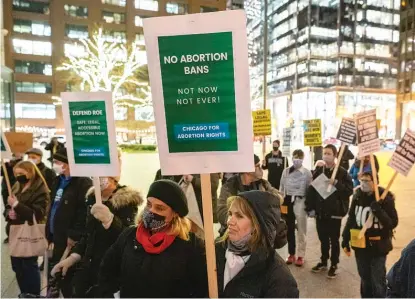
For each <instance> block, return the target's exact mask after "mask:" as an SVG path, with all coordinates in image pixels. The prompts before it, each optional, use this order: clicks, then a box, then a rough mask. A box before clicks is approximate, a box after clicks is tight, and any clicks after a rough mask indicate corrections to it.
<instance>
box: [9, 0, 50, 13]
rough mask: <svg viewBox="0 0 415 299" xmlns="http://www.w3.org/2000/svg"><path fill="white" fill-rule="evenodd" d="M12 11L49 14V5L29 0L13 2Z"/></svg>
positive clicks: (14, 0)
mask: <svg viewBox="0 0 415 299" xmlns="http://www.w3.org/2000/svg"><path fill="white" fill-rule="evenodd" d="M13 10H17V11H26V12H34V13H41V14H49V3H45V2H37V1H30V0H13Z"/></svg>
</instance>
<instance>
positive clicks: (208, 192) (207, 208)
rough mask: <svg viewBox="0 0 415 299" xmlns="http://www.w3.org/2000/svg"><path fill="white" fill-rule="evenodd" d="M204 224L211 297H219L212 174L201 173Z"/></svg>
mask: <svg viewBox="0 0 415 299" xmlns="http://www.w3.org/2000/svg"><path fill="white" fill-rule="evenodd" d="M200 177H201V181H202V203H203V225H204V229H205V246H206V263H207V272H208V282H209V297H210V298H218V278H217V272H216V253H215V236H214V233H213V211H212V189H211V182H210V174H206V173H204V174H201V175H200Z"/></svg>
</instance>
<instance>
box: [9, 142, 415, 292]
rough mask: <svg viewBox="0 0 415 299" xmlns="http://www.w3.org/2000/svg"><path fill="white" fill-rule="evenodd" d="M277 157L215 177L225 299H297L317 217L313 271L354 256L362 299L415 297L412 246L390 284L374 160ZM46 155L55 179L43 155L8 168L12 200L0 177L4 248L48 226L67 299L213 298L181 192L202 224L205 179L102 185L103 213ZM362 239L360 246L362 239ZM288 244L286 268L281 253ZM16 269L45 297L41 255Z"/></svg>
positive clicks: (385, 207)
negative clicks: (36, 226) (139, 186)
mask: <svg viewBox="0 0 415 299" xmlns="http://www.w3.org/2000/svg"><path fill="white" fill-rule="evenodd" d="M279 146H280V142H279V141H278V140H275V141H274V142H273V149H272V151H271V152H270V153H269V154H267V155H266V156H265V158H264V160H263V161H261V160H260V158H259V157H258V156H256V155H254V157H253V166H254V169H255V170H254V171H253V172H247V173H224V174H219V173H216V174H211V182H212V199H213V209H214V221H215V222H216V221H217V222H219V223H220V230H219V235H220V236H219V237H218V239H217V240H216V241H215V246H216V267H217V281H218V292H219V293H218V295H219V297H220V298H222V297H226V298H232V297H233V298H237V297H245V298H246V297H249V298H254V297H262V298H297V297H299V296H300V293H299V288H298V284H297V281H296V280H295V278H294V277H293V275H292V274H291V271H290V268H289V265H292V264H294V265H295V266H297V267H304V265H305V258H306V249H307V223H308V220H309V218H315V222H316V230H317V234H318V238H319V241H320V244H321V257H320V261H319V262H318V263H317V264H316V265H314V266H313V267H311V271H312V272H321V271H325V270H328V271H327V277H329V278H336V277H337V275H338V264H339V262H340V252H341V251H342V250H343V251H344V252H345V253H346V254H347V255H350V254H351V249H353V251H354V256H355V258H356V264H357V268H358V273H359V275H360V278H361V290H360V292H361V296H362V297H364V298H385V297H414V296H415V282H414V274H415V272H414V271H415V243H414V242H415V240H414V241H413V242H412V243H411V244H409V245H408V248H406V249H405V250H404V251H403V253H402V257H401V259H400V260H399V261H398V262H397V263H396V264H395V265H394V266H393V268H392V269H391V270H390V272H389V273H388V274H387V273H386V256H387V255H388V253H389V252H390V251H391V250H392V247H393V246H392V238H393V231H394V229H395V228H396V227H397V225H398V215H397V212H396V209H395V202H394V195H393V194H392V193H391V192H387V193H386V191H385V190H384V189H383V188H381V187H379V189H378V192H379V194H383V193H384V192H385V193H386V194H385V196H382V199H381V200H379V201H377V199H376V196H375V194H376V192H375V184H374V177H373V174H372V169H371V165H370V163H369V159H368V157H365V158H364V159H363V160H364V161H363V163H361V162H360V160H358V159H356V161H355V162H354V163H353V164H352V167H351V168H350V170H349V160H352V159H354V156H353V155H352V154H351V152H350V151H349V150H348V149H347V150H346V151H345V153H347V155H345V156H344V158H343V159H340V160H339V159H336V158H337V157H338V149H337V148H336V147H335V146H334V145H327V146H325V147H324V148H323V150H322V157H321V158H322V159H321V160H318V161H316V164H315V167H314V169H313V170H311V169H307V168H306V167H305V166H304V165H303V161H304V152H303V151H302V150H301V149H297V150H295V151H294V152H293V153H292V163H291V164H290V165H289V162H288V159H287V157H284V156H283V155H282V153H281V151H280V150H279ZM48 150H50V151H51V158H50V161H51V164H52V169H50V168H48V167H47V166H46V165H45V164H44V163H43V162H42V158H43V151H42V150H40V149H37V148H33V149H30V150H28V151H27V152H26V153H25V154H26V156H27V158H26V159H25V160H24V159H23V158H24V154H22V153H14V158H13V159H12V160H11V161H10V162H8V163H6V171H7V174H8V177H9V180H10V183H11V185H12V186H13V187H12V190H11V194H9V192H8V189H7V186H6V184H5V179H4V178H3V181H2V197H3V202H4V206H5V209H4V216H5V218H6V221H7V227H6V231H7V234H8V238H6V239H5V240H4V242H5V243H7V242H9V241H11V240H12V239H13V236H9V230H10V226H13V225H19V224H23V223H25V222H29V223H30V224H33V223H35V222H36V223H45V224H46V226H45V227H46V229H45V236H46V238H47V241H48V244H49V248H48V250H49V251H50V252H51V256H50V259H49V263H48V269H45V270H46V271H47V273H48V278H49V284H50V285H52V282H53V285H54V286H55V283H56V285H57V286H58V289H59V290H60V292H61V293H62V295H63V296H64V297H65V298H70V297H74V298H92V297H113V296H114V294H116V293H118V296H120V297H122V298H124V297H125V298H141V297H159V298H166V297H174V298H176V297H177V298H178V297H181V298H190V297H207V296H208V279H207V267H206V253H205V247H204V240H203V238H202V237H203V235H200V234H196V227H195V223H193V222H192V221H191V220H190V218H189V217H187V216H188V214H189V205H188V198H187V196H186V193H185V191H184V188H183V186H185V185H186V184H191V185H192V187H193V191H194V196H195V198H196V202H197V205H198V207H199V211H200V215H202V217H203V211H202V195H201V182H200V176H199V175H197V174H187V175H183V176H162V174H161V171H160V170H159V171H158V172H157V174H156V177H155V180H154V182H153V183H152V184H151V186H150V187H149V191H148V194H147V196H146V199H143V198H142V196H141V195H140V193H139V192H138V191H137V190H135V189H134V188H132V187H129V186H124V185H122V184H120V178H121V174H120V175H119V176H117V177H100V192H101V198H102V202H97V201H96V198H95V190H94V187H93V184H92V181H91V179H90V178H88V177H73V176H71V170H70V167H69V163H68V157H67V152H66V148H65V147H64V146H63V145H62V144H59V143H58V142H57V140H55V141H53V142H52V143H51V144H49V145H48ZM349 152H350V153H349ZM119 159H120V162H121V153H119ZM337 164H339V165H337ZM336 165H337V167H336ZM376 168H379V165H378V163H377V162H376ZM356 169H357V170H358V171H356ZM263 170H268V178H267V179H264V178H263ZM333 172H335V176H333ZM2 175H4V173H3V170H2ZM322 178H323V181H325V183H326V185H324V186H331V187H330V189H332V192H328V193H327V194H326V193H324V192H321V190H320V189H321V188H320V187H318V184H317V183H316V182H317V181H321V179H322ZM220 182H222V186H221V187H220ZM219 187H220V192H219V196H217V193H218V189H219ZM346 216H347V217H348V218H347V222H346V225H345V227H344V229H343V232H341V223H342V219H343V218H344V217H346ZM368 220H369V221H368ZM202 221H203V218H202ZM362 230H363V236H362V238H360V239H359V238H356V234H359V233H360V232H362ZM287 243H288V254H289V255H288V258H287V259H286V260H285V261H284V260H283V259H282V258H281V257H280V255H279V254H278V253H277V251H276V249H279V248H282V247H284V246H285V245H286V244H287ZM329 261H330V265H329V264H328V262H329ZM11 264H12V269H13V271H14V272H15V274H16V279H17V283H18V286H19V288H20V292H21V295H20V296H21V297H25V296H29V295H30V296H39V295H40V293H41V279H40V271H41V265H39V260H38V256H31V257H16V256H11ZM299 283H301V282H299ZM49 294H51V293H49ZM57 295H59V292H58V294H57Z"/></svg>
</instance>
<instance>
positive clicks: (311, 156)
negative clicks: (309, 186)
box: [310, 146, 314, 170]
mask: <svg viewBox="0 0 415 299" xmlns="http://www.w3.org/2000/svg"><path fill="white" fill-rule="evenodd" d="M310 160H311V170H313V169H314V147H313V146H310Z"/></svg>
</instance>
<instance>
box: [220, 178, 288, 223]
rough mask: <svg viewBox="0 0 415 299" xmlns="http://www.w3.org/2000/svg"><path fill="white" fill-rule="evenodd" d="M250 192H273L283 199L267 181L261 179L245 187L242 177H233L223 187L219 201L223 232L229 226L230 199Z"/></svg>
mask: <svg viewBox="0 0 415 299" xmlns="http://www.w3.org/2000/svg"><path fill="white" fill-rule="evenodd" d="M250 190H259V191H267V192H271V193H272V194H274V195H276V196H278V198H280V199H282V197H281V195H280V193H279V191H278V190H277V189H275V188H274V187H272V186H271V184H270V183H269V182H268V181H266V180H263V179H260V180H258V181H256V182H254V183H252V184H251V185H249V186H244V185H243V184H242V181H241V176H240V175H235V176H233V177H231V178H230V179H229V180H228V181H227V182H226V184H225V185H223V186H222V189H221V191H220V195H219V200H218V220H219V222H220V224H221V226H222V229H221V230H224V229H225V228H226V226H227V224H226V222H227V220H228V206H227V201H228V198H229V197H231V196H236V195H238V194H239V193H241V192H245V191H250Z"/></svg>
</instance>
